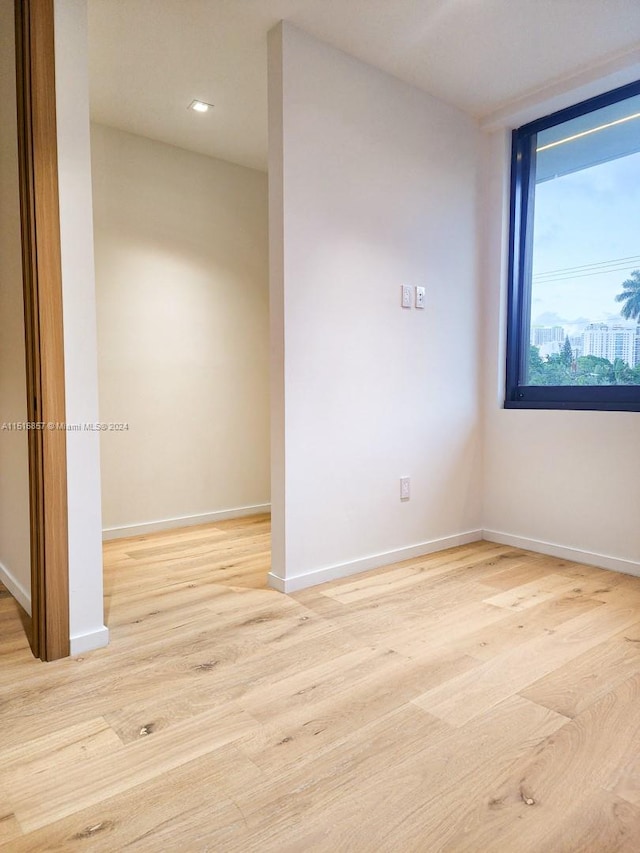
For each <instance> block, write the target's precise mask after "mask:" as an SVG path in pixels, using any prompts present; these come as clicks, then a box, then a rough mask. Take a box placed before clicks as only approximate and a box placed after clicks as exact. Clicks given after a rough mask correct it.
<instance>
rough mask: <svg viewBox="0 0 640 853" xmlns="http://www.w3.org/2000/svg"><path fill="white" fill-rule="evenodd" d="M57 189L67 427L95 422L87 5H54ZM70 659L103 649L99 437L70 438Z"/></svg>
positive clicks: (75, 0) (70, 0) (78, 0)
mask: <svg viewBox="0 0 640 853" xmlns="http://www.w3.org/2000/svg"><path fill="white" fill-rule="evenodd" d="M54 14H55V20H54V25H55V52H56V110H57V133H58V183H59V192H60V239H61V249H62V309H63V315H64V360H65V385H66V387H65V395H66V416H67V423H68V424H91V423H96V422H97V421H98V388H97V357H96V311H95V282H94V271H93V227H92V204H91V154H90V143H89V79H88V58H87V8H86V0H55V7H54ZM67 491H68V510H69V511H68V516H69V599H70V601H69V610H70V614H69V615H70V631H71V653H72V654H78V653H80V652H83V651H85V650H87V649H90V648H96V647H97V646H100V645H104V644H105V643H106V642H107V639H108V632H107V629H106V628H105V627H104V618H103V602H102V537H101V525H100V519H101V511H100V455H99V440H98V433H96V432H90V431H82V432H68V433H67Z"/></svg>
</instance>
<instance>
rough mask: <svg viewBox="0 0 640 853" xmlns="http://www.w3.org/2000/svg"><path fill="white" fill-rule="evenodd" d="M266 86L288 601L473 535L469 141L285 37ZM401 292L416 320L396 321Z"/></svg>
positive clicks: (409, 98)
mask: <svg viewBox="0 0 640 853" xmlns="http://www.w3.org/2000/svg"><path fill="white" fill-rule="evenodd" d="M269 77H270V83H269V85H270V92H269V96H270V105H269V110H270V115H271V118H272V121H271V127H270V154H269V168H270V171H271V172H272V173H273V175H274V177H273V184H274V189H275V188H277V189H278V193H279V195H280V196H281V200H280V201H279V202H276V203H275V204H274V207H273V209H272V212H271V215H272V221H271V239H272V243H271V252H272V257H277V258H278V259H279V260H278V263H277V264H275V265H274V266H272V282H271V288H272V291H278V292H279V291H280V290H281V291H282V296H281V300H280V302H281V305H280V306H278V305H277V301H278V300H276V301H275V302H274V303H272V305H273V306H274V307H276V308H277V309H278V310H277V313H276V314H275V315H273V316H272V330H275V331H276V332H278V329H277V325H278V324H281V325H282V328H281V329H280V332H281V336H282V341H281V346H280V345H279V349H278V351H277V352H276V351H274V359H275V364H274V376H275V379H274V380H273V381H274V382H276V383H277V382H279V381H280V379H279V376H280V373H279V371H280V368H281V369H282V394H281V395H280V396H279V397H276V396H275V395H274V406H276V407H277V410H278V411H277V412H276V413H275V416H274V418H273V420H272V424H277V423H280V430H281V433H282V435H281V436H276V437H275V439H276V443H277V442H278V441H280V439H281V440H282V465H283V470H284V477H283V489H282V491H281V494H280V497H279V498H278V500H279V503H280V504H281V505H279V506H277V507H276V506H275V505H274V507H273V513H274V524H275V522H276V519H277V523H278V528H279V529H278V531H275V533H274V535H279V536H280V537H281V538H282V546H283V547H281V548H280V549H279V552H278V554H276V553H275V552H274V561H273V568H272V575H271V583H272V584H273V585H274V586H277V587H278V588H280V589H285V590H286V591H290V590H293V589H296V588H300V587H302V586H307V585H310V584H312V583H317V582H320V581H323V580H329V579H331V578H332V577H340V576H343V575H346V574H350V573H353V572H355V571H360V570H363V569H367V568H372V567H374V566H376V565H382V564H385V563H390V562H394V561H395V560H398V559H401V558H403V557H410V556H415V555H417V554H420V553H427V552H428V551H430V550H436V549H438V548H442V547H446V546H447V545H453V544H459V543H460V542H462V541H471V540H472V539H478V538H480V535H481V533H480V530H479V528H480V527H481V518H480V512H481V467H482V460H481V434H480V415H479V407H480V392H479V376H480V371H479V367H478V351H479V337H480V335H479V331H480V330H479V325H480V321H479V295H478V286H477V258H476V249H477V239H476V194H475V185H476V176H477V145H478V131H477V127H476V124H475V123H474V121H473V120H472V119H471V118H469V117H468V116H466V115H464V114H463V113H461V112H460V111H458V110H456V109H455V108H453V107H450V106H447V105H445V104H443V103H442V102H439V101H437V100H436V99H434V98H432V97H430V96H429V95H427V94H425V93H423V92H421V91H419V90H417V89H415V88H413V87H411V86H409V85H406V84H405V83H402V82H400V81H399V80H397V79H395V78H393V77H391V76H389V75H387V74H385V73H383V72H381V71H379V70H376V69H374V68H372V67H370V66H368V65H365V64H363V63H362V62H359V61H358V60H356V59H354V58H352V57H350V56H348V55H346V54H344V53H341V52H340V51H337V50H335V49H333V48H331V47H329V46H328V45H326V44H323V43H322V42H320V41H317V40H315V39H314V38H311V37H309V36H307V35H306V34H304V33H302V32H300V31H299V30H297V29H295V28H294V27H292V26H291V25H288V24H281V25H280V26H279V28H278V29H276V30H275V31H273V32H272V33H271V37H270V43H269ZM276 185H277V186H276ZM276 207H277V208H278V209H276ZM402 284H406V285H410V286H411V287H412V288H413V287H414V286H416V285H421V286H424V287H426V308H425V310H416V309H415V307H414V308H412V309H411V310H409V309H403V308H401V304H400V292H401V285H402ZM274 324H275V325H274ZM274 337H275V336H274ZM403 476H410V477H411V499H410V500H409V501H406V502H401V501H400V478H401V477H403ZM274 499H275V492H274Z"/></svg>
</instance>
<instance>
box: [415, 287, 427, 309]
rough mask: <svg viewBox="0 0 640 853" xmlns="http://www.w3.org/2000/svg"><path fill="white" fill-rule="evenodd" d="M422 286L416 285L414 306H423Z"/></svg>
mask: <svg viewBox="0 0 640 853" xmlns="http://www.w3.org/2000/svg"><path fill="white" fill-rule="evenodd" d="M424 291H425V289H424V287H416V308H424Z"/></svg>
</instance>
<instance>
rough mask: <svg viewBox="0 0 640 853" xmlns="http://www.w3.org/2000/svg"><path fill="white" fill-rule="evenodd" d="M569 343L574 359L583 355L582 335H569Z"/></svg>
mask: <svg viewBox="0 0 640 853" xmlns="http://www.w3.org/2000/svg"><path fill="white" fill-rule="evenodd" d="M569 343H570V344H571V353H572V355H573V358H574V360H575V359H576V358H580V356H581V355H583V352H582V347H583V340H582V335H571V337H570V338H569Z"/></svg>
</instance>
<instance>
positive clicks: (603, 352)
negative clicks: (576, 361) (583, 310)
mask: <svg viewBox="0 0 640 853" xmlns="http://www.w3.org/2000/svg"><path fill="white" fill-rule="evenodd" d="M582 355H585V356H586V355H593V356H595V357H596V358H606V359H607V360H608V361H610V362H611V363H612V364H613V362H614V361H615V360H616V359H617V358H619V359H621V360H622V361H624V362H625V363H626V364H628V365H629V366H630V367H635V366H636V364H640V351H639V345H638V333H637V329H629V328H626V327H625V326H611V327H610V326H608V325H607V324H606V323H591V324H590V325H588V326H587V328H586V329H585V330H584V334H583V335H582Z"/></svg>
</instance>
